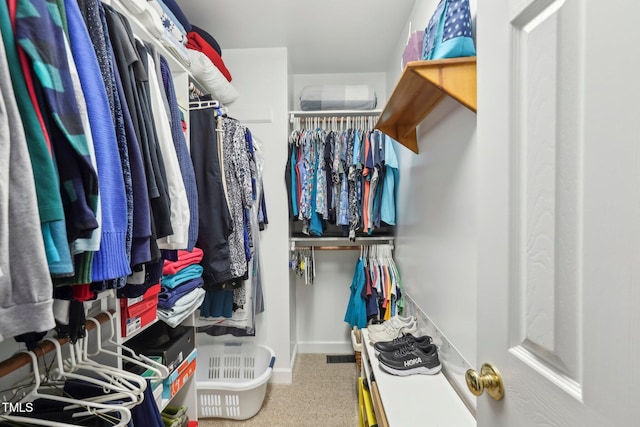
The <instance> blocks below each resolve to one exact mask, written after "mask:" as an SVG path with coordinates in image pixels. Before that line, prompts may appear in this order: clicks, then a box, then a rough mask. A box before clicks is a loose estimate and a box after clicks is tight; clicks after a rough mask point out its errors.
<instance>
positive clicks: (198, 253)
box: [162, 248, 204, 276]
mask: <svg viewBox="0 0 640 427" xmlns="http://www.w3.org/2000/svg"><path fill="white" fill-rule="evenodd" d="M203 256H204V252H203V251H202V249H200V248H193V251H192V252H189V251H178V261H165V262H164V266H163V267H162V274H163V275H165V276H168V275H170V274H176V273H177V272H178V271H180V270H182V269H183V268H185V267H188V266H190V265H193V264H198V263H199V262H200V261H202V257H203Z"/></svg>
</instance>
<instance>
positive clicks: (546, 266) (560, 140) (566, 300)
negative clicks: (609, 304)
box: [509, 0, 583, 396]
mask: <svg viewBox="0 0 640 427" xmlns="http://www.w3.org/2000/svg"><path fill="white" fill-rule="evenodd" d="M570 3H571V2H570ZM574 4H575V3H574ZM520 5H521V6H522V2H521V3H520ZM566 6H567V2H566V1H564V0H561V1H548V0H545V1H530V2H528V3H527V5H525V6H524V8H523V9H522V10H521V11H520V12H519V14H518V15H517V16H516V17H515V18H514V20H513V21H512V32H511V34H512V40H511V46H512V70H511V71H512V74H511V75H512V76H513V80H512V83H511V88H512V91H511V92H512V108H511V112H512V113H511V114H512V117H511V123H512V125H511V126H512V128H511V136H512V138H511V141H512V144H511V146H512V165H513V167H512V171H511V182H512V183H513V186H512V193H511V197H512V202H511V224H510V226H511V235H512V241H511V248H512V250H511V274H510V276H511V295H510V301H511V304H510V306H511V312H510V316H509V317H510V320H511V322H510V328H511V330H510V334H509V335H510V345H511V347H512V350H513V354H515V355H528V356H527V357H519V359H520V360H521V361H522V362H524V363H525V364H529V363H532V365H530V366H531V368H532V369H535V370H536V371H539V372H540V373H541V374H542V375H544V376H545V377H546V378H554V379H557V380H558V381H560V383H558V385H559V386H561V387H562V388H563V389H566V390H568V391H572V392H571V394H572V395H573V396H580V395H581V392H580V390H581V385H580V382H581V378H582V360H581V357H580V351H579V350H580V347H579V346H580V343H581V342H582V341H581V333H582V331H581V328H580V326H579V324H580V322H579V317H580V301H581V289H582V286H581V282H582V280H581V274H580V271H581V269H582V261H581V260H582V249H581V248H582V237H581V233H582V228H581V223H582V221H581V218H582V202H581V200H582V198H581V188H582V182H583V176H582V175H583V173H582V151H583V138H582V137H581V136H582V135H581V132H580V129H581V125H582V114H581V113H580V109H579V107H578V105H579V102H578V101H579V100H580V99H581V98H580V95H579V94H580V89H581V86H580V85H581V83H580V81H579V79H573V80H572V79H571V78H569V76H572V71H573V68H574V67H576V65H575V64H572V63H570V62H567V61H565V60H563V55H565V54H566V53H565V50H566V49H573V48H574V46H571V45H569V46H567V44H566V43H564V44H563V43H561V42H560V41H561V40H566V35H565V34H563V30H562V26H561V23H562V20H563V19H564V17H563V15H562V14H563V13H566V12H565V9H566ZM569 37H571V38H573V37H574V35H573V34H569ZM567 111H573V112H574V113H575V114H574V115H568V114H567V113H566V112H567ZM533 361H536V363H533ZM565 379H568V380H569V382H564V383H563V381H565ZM576 390H577V391H576Z"/></svg>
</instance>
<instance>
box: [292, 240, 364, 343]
mask: <svg viewBox="0 0 640 427" xmlns="http://www.w3.org/2000/svg"><path fill="white" fill-rule="evenodd" d="M358 255H360V253H359V252H358V251H315V259H316V279H315V281H314V284H313V285H305V283H304V279H300V278H297V277H296V278H295V279H294V283H295V286H296V324H297V341H298V352H299V353H330V354H348V353H353V346H352V344H351V335H350V328H349V324H348V323H346V322H345V321H344V315H345V312H346V310H347V303H348V302H349V296H350V294H351V292H350V286H351V279H352V277H353V272H354V270H355V266H356V261H357V259H358Z"/></svg>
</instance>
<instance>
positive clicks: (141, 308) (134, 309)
mask: <svg viewBox="0 0 640 427" xmlns="http://www.w3.org/2000/svg"><path fill="white" fill-rule="evenodd" d="M159 293H160V284H156V285H153V286H151V287H150V288H149V289H147V292H145V293H144V295H142V297H141V298H142V299H141V300H139V298H131V299H133V300H139V301H138V302H136V303H134V304H131V305H130V298H122V299H120V312H121V316H122V319H121V320H122V321H121V322H120V325H121V333H122V336H123V337H128V336H131V334H133V333H134V332H136V331H138V330H140V329H142V328H144V327H145V326H147V325H148V324H150V323H153V322H155V321H156V320H157V319H158V314H157V308H158V294H159Z"/></svg>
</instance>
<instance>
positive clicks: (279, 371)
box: [269, 368, 293, 384]
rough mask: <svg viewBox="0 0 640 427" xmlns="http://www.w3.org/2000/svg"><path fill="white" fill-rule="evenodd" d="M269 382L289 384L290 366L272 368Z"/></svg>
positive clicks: (290, 376) (290, 379) (290, 381)
mask: <svg viewBox="0 0 640 427" xmlns="http://www.w3.org/2000/svg"><path fill="white" fill-rule="evenodd" d="M269 382H270V383H272V384H291V383H292V382H293V370H292V369H291V368H274V369H273V374H272V375H271V379H269Z"/></svg>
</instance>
